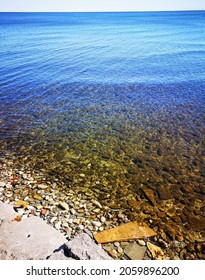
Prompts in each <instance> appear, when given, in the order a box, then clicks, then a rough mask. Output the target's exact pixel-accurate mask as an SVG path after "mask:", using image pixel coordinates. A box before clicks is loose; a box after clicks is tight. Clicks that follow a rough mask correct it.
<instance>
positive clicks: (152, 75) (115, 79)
mask: <svg viewBox="0 0 205 280" xmlns="http://www.w3.org/2000/svg"><path fill="white" fill-rule="evenodd" d="M204 28H205V13H204V12H172V13H168V12H167V13H94V14H89V13H85V14H75V13H74V14H62V13H60V14H38V13H37V14H29V13H28V14H20V13H17V14H0V31H1V32H0V34H1V35H0V37H1V38H0V39H1V40H0V65H1V69H0V85H1V87H0V125H1V130H0V142H1V147H2V151H3V150H10V151H12V152H14V153H15V154H16V156H17V160H19V161H20V162H21V163H23V164H29V165H31V166H32V167H34V168H35V169H37V170H43V171H44V172H46V173H47V174H48V176H56V177H59V178H61V180H63V181H64V182H65V184H67V186H70V187H72V188H73V189H75V190H76V192H81V193H85V194H88V195H91V196H94V197H96V198H98V199H99V200H100V201H101V202H103V203H104V204H107V205H109V206H110V207H113V208H117V209H124V210H125V211H127V213H129V212H132V214H133V213H135V214H136V215H138V214H139V213H140V212H141V211H144V212H146V211H145V210H146V209H145V208H146V205H144V204H143V203H144V202H145V201H148V202H149V203H148V204H149V208H150V209H151V208H152V207H154V209H155V207H156V209H158V208H157V207H158V206H156V205H155V203H156V204H157V205H159V206H162V200H163V199H162V195H161V193H160V192H159V188H160V187H163V189H164V190H166V191H167V190H168V191H169V195H168V196H169V199H170V198H172V199H174V206H175V208H176V209H178V208H180V207H181V205H183V207H189V206H190V205H194V203H195V202H196V201H198V204H197V205H198V206H197V207H198V208H197V209H198V210H200V209H201V210H200V215H201V216H204V210H203V206H204V194H205V189H204V186H205V185H204V183H205V170H204V166H205V165H204V163H205V162H204V160H205V149H204V147H205V131H204V130H205V112H204V108H205V92H204V86H205V74H204V71H203V68H204V64H205V55H204V54H205V44H204V43H205V37H204V36H203V30H204ZM147 189H148V190H150V191H149V192H147V191H146V190H147ZM170 195H171V197H170ZM193 201H194V202H193ZM183 207H181V208H183ZM156 209H155V210H156ZM149 211H150V210H149ZM156 211H157V210H156ZM180 214H181V212H180Z"/></svg>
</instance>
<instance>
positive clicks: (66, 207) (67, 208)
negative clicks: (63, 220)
mask: <svg viewBox="0 0 205 280" xmlns="http://www.w3.org/2000/svg"><path fill="white" fill-rule="evenodd" d="M59 206H60V207H61V208H63V209H64V210H66V211H68V210H69V205H68V204H67V203H66V202H60V203H59Z"/></svg>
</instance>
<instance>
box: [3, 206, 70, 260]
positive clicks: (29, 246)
mask: <svg viewBox="0 0 205 280" xmlns="http://www.w3.org/2000/svg"><path fill="white" fill-rule="evenodd" d="M17 215H18V214H17V213H16V212H15V211H14V210H13V207H12V205H8V204H5V203H2V202H0V217H1V225H0V251H1V252H2V254H0V259H18V260H29V259H33V260H41V259H46V258H47V257H48V256H50V255H51V254H52V253H53V252H54V251H55V250H58V248H59V247H61V246H62V245H63V244H64V243H65V242H66V238H65V237H64V235H63V234H61V233H60V232H58V231H56V230H55V229H54V228H53V227H51V226H50V225H48V224H46V223H45V221H43V220H42V219H41V218H39V217H34V216H32V217H29V218H23V219H19V220H18V219H16V216H17Z"/></svg>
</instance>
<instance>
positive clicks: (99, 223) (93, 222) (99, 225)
mask: <svg viewBox="0 0 205 280" xmlns="http://www.w3.org/2000/svg"><path fill="white" fill-rule="evenodd" d="M92 225H93V226H95V227H101V225H102V224H101V222H99V221H92Z"/></svg>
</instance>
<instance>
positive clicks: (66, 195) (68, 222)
mask: <svg viewBox="0 0 205 280" xmlns="http://www.w3.org/2000/svg"><path fill="white" fill-rule="evenodd" d="M0 170H1V175H0V202H2V203H1V205H0V210H1V209H3V207H4V206H5V205H9V207H11V208H12V211H13V218H12V219H13V220H12V221H11V220H10V221H9V224H10V225H9V224H8V221H7V226H9V229H12V230H13V232H12V236H13V238H19V240H21V239H20V237H19V235H18V231H16V229H17V227H18V226H19V225H21V224H23V223H25V221H30V222H31V223H33V226H34V228H35V229H36V231H37V232H38V234H40V231H44V230H41V227H40V225H39V229H38V226H37V225H38V223H37V222H36V220H35V219H38V221H39V220H40V221H41V222H42V221H43V220H44V224H46V225H49V227H50V228H52V234H51V235H53V236H55V234H54V232H55V233H59V234H60V239H59V240H60V242H57V243H55V246H53V247H52V248H53V251H55V250H57V249H59V247H58V245H59V246H63V247H62V248H61V249H59V250H57V251H58V253H59V254H58V256H57V255H56V254H55V255H54V256H53V255H52V252H53V251H52V252H50V253H48V252H47V253H46V254H45V255H43V254H42V256H40V255H36V256H31V255H28V256H27V257H25V256H22V255H21V254H20V255H18V254H16V255H15V254H14V255H12V252H11V251H9V252H6V248H5V246H4V247H3V242H4V241H5V240H4V239H2V242H1V245H0V246H1V248H0V252H1V254H0V259H13V258H14V259H15V258H23V259H26V258H28V259H29V258H30V259H31V258H33V259H35V258H36V259H45V258H51V259H52V258H53V259H58V258H60V259H61V258H62V259H63V258H64V257H66V258H72V256H74V255H75V256H77V257H75V258H73V259H86V258H85V257H82V256H78V255H76V254H75V253H73V254H71V255H69V254H68V255H67V256H66V254H67V253H66V252H68V251H69V252H70V251H71V249H69V250H67V251H66V249H65V248H68V246H69V245H68V246H67V245H66V246H67V247H66V246H65V245H64V244H67V243H69V242H73V243H71V244H72V246H71V247H72V248H76V244H81V243H80V242H79V240H81V241H82V242H83V240H84V238H85V239H86V238H88V240H90V241H89V242H91V243H92V245H93V246H94V245H95V246H97V248H100V249H101V250H102V251H101V253H100V254H102V255H103V256H104V257H102V258H104V259H106V256H107V259H120V260H127V259H145V260H146V259H176V260H177V259H204V257H205V236H204V235H203V234H201V233H200V231H198V232H197V231H193V232H192V234H189V235H187V236H185V235H184V234H183V232H182V231H181V232H176V230H175V228H171V227H170V228H169V227H168V226H167V230H168V234H167V232H166V234H165V232H164V231H162V230H159V231H157V229H158V228H156V227H154V225H153V221H152V220H151V219H150V220H149V222H150V224H149V227H151V228H152V229H153V230H154V231H155V232H156V236H154V237H150V238H147V237H146V236H145V237H144V238H140V239H136V240H127V241H124V240H123V241H121V240H119V241H116V242H108V243H103V244H98V245H97V242H96V241H95V240H94V238H93V236H94V235H95V234H96V233H98V232H103V231H104V230H108V229H111V228H115V227H118V226H119V225H122V224H126V223H128V222H130V219H129V218H128V217H127V216H126V215H125V214H124V213H123V210H122V209H112V208H109V207H108V206H104V205H101V203H100V202H99V201H97V200H95V199H93V198H92V197H91V196H87V195H86V194H81V193H80V192H75V191H74V190H73V189H72V188H71V187H69V186H68V185H66V184H64V182H62V181H60V180H59V179H57V178H53V179H52V180H51V179H48V178H47V177H46V176H45V174H43V172H37V171H35V170H31V169H30V168H29V166H26V165H24V166H20V165H18V164H16V163H15V159H14V158H11V159H9V160H8V158H2V159H1V162H0ZM80 176H81V177H83V176H84V174H80ZM145 192H146V193H145V195H146V197H147V199H148V200H150V199H151V194H150V193H149V191H145ZM161 195H162V196H163V195H166V194H163V191H161ZM168 202H169V198H167V203H168ZM6 207H7V206H6ZM9 211H10V210H9ZM147 211H148V208H147ZM0 213H1V211H0ZM162 213H163V212H162ZM10 214H11V213H10ZM14 214H15V215H14ZM2 215H3V214H2ZM171 215H172V213H171V212H170V217H171ZM7 218H8V216H7V217H6V216H5V217H0V219H1V225H0V233H1V234H0V235H1V238H3V237H2V236H3V235H2V232H3V230H4V234H5V235H6V229H7V227H6V226H5V224H6V223H5V221H6V220H7ZM33 219H34V220H33ZM201 221H202V222H203V221H204V220H203V219H202V220H201ZM30 222H29V223H30ZM41 222H40V224H41ZM192 222H194V221H192ZM11 223H12V227H13V228H12V227H11V228H10V226H11ZM36 223H37V224H36ZM35 225H36V226H35ZM4 227H5V228H4ZM201 227H203V225H201ZM202 229H203V228H202ZM21 230H22V229H21ZM15 236H16V237H15ZM167 236H170V238H169V239H168V238H167ZM27 237H28V236H27ZM44 238H45V241H44V240H43V242H42V243H41V245H42V244H44V246H45V243H46V242H48V240H49V239H50V238H49V235H48V236H47V237H46V236H44ZM24 239H25V238H24ZM27 239H29V238H27ZM76 239H77V242H75V240H76ZM19 242H20V241H19ZM86 242H87V241H85V243H86ZM18 244H19V245H18V246H19V248H21V247H22V246H23V243H22V244H20V243H18ZM7 245H8V244H7ZM41 245H39V246H41ZM83 246H84V245H82V244H81V248H83ZM7 247H8V246H7ZM77 247H78V246H77ZM40 251H41V250H40ZM102 252H103V253H102ZM86 254H87V253H86ZM51 256H52V257H51ZM91 256H92V257H88V255H87V259H92V258H93V259H95V258H98V257H96V256H95V255H92V253H91ZM100 258H101V257H100Z"/></svg>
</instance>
